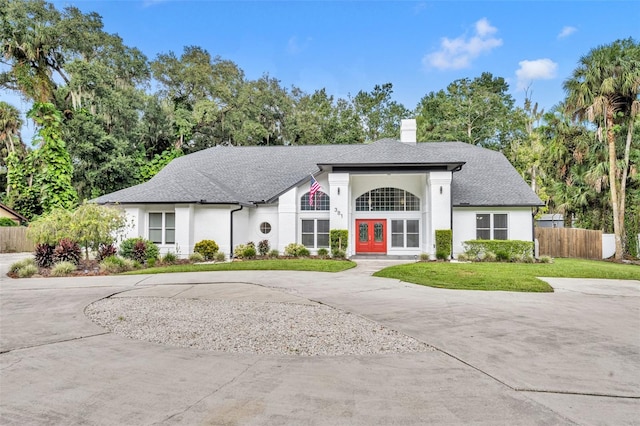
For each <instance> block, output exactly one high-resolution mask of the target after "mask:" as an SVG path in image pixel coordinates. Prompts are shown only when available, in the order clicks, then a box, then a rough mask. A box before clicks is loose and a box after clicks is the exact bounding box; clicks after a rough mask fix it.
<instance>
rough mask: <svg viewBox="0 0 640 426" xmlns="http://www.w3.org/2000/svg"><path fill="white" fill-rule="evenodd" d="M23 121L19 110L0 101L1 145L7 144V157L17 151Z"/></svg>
mask: <svg viewBox="0 0 640 426" xmlns="http://www.w3.org/2000/svg"><path fill="white" fill-rule="evenodd" d="M20 127H22V119H21V118H20V111H18V108H16V107H14V106H13V105H11V104H8V103H6V102H4V101H0V143H3V142H4V144H5V146H6V149H7V155H9V153H10V152H15V151H16V141H19V140H20Z"/></svg>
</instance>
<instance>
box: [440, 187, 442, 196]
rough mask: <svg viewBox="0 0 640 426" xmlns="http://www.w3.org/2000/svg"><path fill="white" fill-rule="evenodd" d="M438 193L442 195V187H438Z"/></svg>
mask: <svg viewBox="0 0 640 426" xmlns="http://www.w3.org/2000/svg"><path fill="white" fill-rule="evenodd" d="M440 195H442V187H440Z"/></svg>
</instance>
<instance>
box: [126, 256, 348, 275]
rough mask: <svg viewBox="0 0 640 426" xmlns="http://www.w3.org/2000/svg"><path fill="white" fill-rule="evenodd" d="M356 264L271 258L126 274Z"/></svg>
mask: <svg viewBox="0 0 640 426" xmlns="http://www.w3.org/2000/svg"><path fill="white" fill-rule="evenodd" d="M354 266H356V264H355V263H354V262H351V261H349V260H323V259H269V260H247V261H242V262H225V263H201V264H190V265H169V266H158V267H153V268H147V269H138V270H135V271H130V272H126V273H125V274H124V275H140V274H166V273H172V272H204V271H313V272H340V271H344V270H347V269H350V268H353V267H354Z"/></svg>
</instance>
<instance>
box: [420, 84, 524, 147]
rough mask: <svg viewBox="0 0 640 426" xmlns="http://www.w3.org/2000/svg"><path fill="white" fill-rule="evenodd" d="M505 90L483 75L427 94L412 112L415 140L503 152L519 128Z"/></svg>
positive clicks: (509, 96) (519, 125)
mask: <svg viewBox="0 0 640 426" xmlns="http://www.w3.org/2000/svg"><path fill="white" fill-rule="evenodd" d="M508 90H509V85H508V84H507V82H506V81H505V80H504V78H502V77H494V76H493V75H492V74H491V73H487V72H485V73H482V75H480V77H476V78H474V79H473V80H470V79H468V78H463V79H460V80H455V81H454V82H453V83H451V84H449V86H447V89H446V91H444V90H440V91H438V92H436V93H434V92H431V93H428V94H427V95H426V96H424V97H423V98H422V99H421V100H420V102H419V104H418V106H417V108H416V120H417V124H418V129H417V130H418V140H425V141H461V142H467V143H470V144H473V145H480V146H484V147H487V148H491V149H496V150H501V149H503V148H505V147H506V146H508V144H509V142H510V140H511V137H512V134H513V133H514V132H517V131H519V130H521V129H519V127H521V125H522V123H520V122H519V121H518V120H513V118H514V114H515V109H514V105H515V101H514V99H513V97H512V96H511V95H510V94H509V93H508ZM514 126H515V127H514Z"/></svg>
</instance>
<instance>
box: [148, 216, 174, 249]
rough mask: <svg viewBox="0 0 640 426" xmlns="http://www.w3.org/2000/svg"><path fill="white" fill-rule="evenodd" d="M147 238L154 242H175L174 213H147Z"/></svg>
mask: <svg viewBox="0 0 640 426" xmlns="http://www.w3.org/2000/svg"><path fill="white" fill-rule="evenodd" d="M149 240H150V241H153V242H154V243H156V244H175V242H176V214H175V213H173V212H158V213H149Z"/></svg>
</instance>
